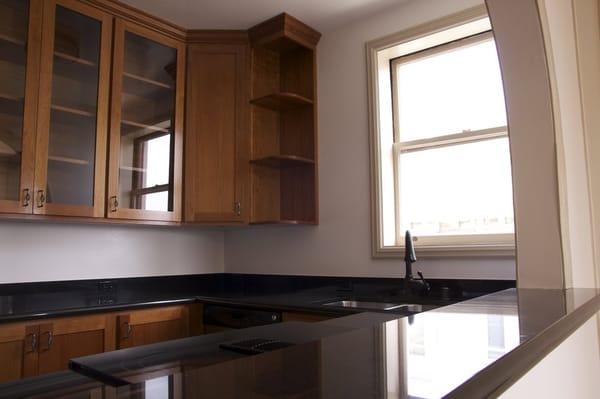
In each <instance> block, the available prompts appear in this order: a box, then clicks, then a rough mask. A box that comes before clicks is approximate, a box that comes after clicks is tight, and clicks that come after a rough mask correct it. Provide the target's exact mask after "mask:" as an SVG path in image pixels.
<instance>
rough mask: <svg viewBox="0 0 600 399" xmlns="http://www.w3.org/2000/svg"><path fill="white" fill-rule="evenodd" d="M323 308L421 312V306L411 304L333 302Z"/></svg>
mask: <svg viewBox="0 0 600 399" xmlns="http://www.w3.org/2000/svg"><path fill="white" fill-rule="evenodd" d="M323 306H336V307H342V308H356V309H372V310H406V311H407V312H413V313H418V312H422V311H423V306H422V305H417V304H412V303H410V304H409V303H385V302H367V301H346V300H345V301H335V302H329V303H325V304H323Z"/></svg>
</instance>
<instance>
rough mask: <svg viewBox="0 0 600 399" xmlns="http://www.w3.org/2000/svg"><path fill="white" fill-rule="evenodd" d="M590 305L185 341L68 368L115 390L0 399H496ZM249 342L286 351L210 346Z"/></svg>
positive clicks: (503, 298)
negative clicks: (278, 343) (264, 341)
mask: <svg viewBox="0 0 600 399" xmlns="http://www.w3.org/2000/svg"><path fill="white" fill-rule="evenodd" d="M599 294H600V293H599V292H598V291H597V290H594V289H572V290H535V289H507V290H504V291H500V292H497V293H493V294H490V295H486V296H482V297H479V298H475V299H471V300H467V301H465V302H460V303H456V304H453V305H450V306H446V307H441V308H438V309H435V310H431V311H428V312H424V313H420V314H417V315H413V316H410V317H403V318H398V317H399V316H397V315H392V314H383V313H362V314H355V315H350V316H346V317H341V318H337V319H331V320H327V321H323V322H320V323H316V324H310V323H298V322H295V323H282V324H277V325H269V326H263V327H255V328H249V329H244V330H237V331H231V332H224V333H217V334H210V335H206V336H200V337H192V338H185V339H182V340H177V341H171V342H166V343H161V344H155V345H148V346H145V347H138V348H131V349H126V350H121V351H116V352H111V353H105V354H100V355H95V356H89V357H85V358H79V359H75V360H74V363H76V364H78V365H79V366H80V368H87V369H88V372H89V371H90V370H91V371H94V372H96V373H97V374H96V375H108V376H112V377H114V378H115V380H120V381H122V383H124V384H125V385H122V386H108V385H102V384H101V383H98V382H93V380H89V379H85V377H81V376H77V375H76V374H74V373H62V374H60V376H61V378H63V379H69V378H71V379H75V378H79V379H80V380H79V383H74V382H75V381H74V380H70V384H69V385H68V386H67V385H65V384H63V385H61V384H59V383H58V382H57V380H56V379H55V380H54V381H53V383H54V385H51V386H50V387H51V388H52V389H48V386H47V385H44V384H49V381H51V378H50V377H40V378H38V379H34V380H32V381H30V384H25V383H23V382H22V383H21V384H20V386H19V384H18V383H15V384H12V385H8V386H4V387H2V389H1V390H0V396H2V394H6V393H11V392H12V393H14V392H21V393H23V392H27V393H28V394H35V393H36V391H35V390H36V389H37V390H38V391H37V392H43V393H44V395H45V397H48V395H50V397H64V396H65V395H66V392H68V393H70V394H76V393H77V394H85V395H88V394H90V393H91V392H94V393H95V394H96V395H98V396H97V397H106V398H109V397H111V398H112V397H117V398H134V397H135V398H139V397H144V398H154V397H160V398H197V397H207V398H344V399H347V398H361V399H364V398H440V397H459V398H464V397H486V396H488V395H489V394H490V393H492V392H495V393H497V392H501V391H502V390H503V389H505V388H506V386H504V384H506V381H509V380H511V379H513V380H514V378H515V377H517V378H518V376H519V374H520V375H522V374H523V373H525V371H526V370H528V369H529V368H530V367H531V366H532V365H533V364H534V363H535V362H536V361H539V360H540V359H541V358H542V357H543V354H544V350H547V349H548V348H549V347H555V346H557V345H558V344H560V342H561V341H562V340H563V339H564V337H565V336H566V335H568V334H567V332H568V331H573V329H576V328H577V327H578V326H579V325H581V324H582V323H583V322H584V321H585V320H587V319H588V318H589V317H591V316H592V315H593V314H595V313H596V312H598V310H599V309H600V296H599ZM256 337H258V338H261V337H263V338H267V337H268V338H272V339H280V340H285V341H287V342H291V343H294V344H295V345H294V346H292V347H289V348H285V349H280V350H276V351H272V352H267V353H264V354H260V355H255V356H245V355H241V354H238V353H234V352H229V351H226V350H223V349H220V348H219V343H221V342H228V341H231V340H236V339H248V338H256ZM524 344H527V345H524ZM542 348H544V349H543V350H542ZM532 362H533V364H532ZM507 366H509V367H507ZM88 375H91V374H88ZM55 378H58V376H55ZM44 379H45V380H44ZM44 381H45V382H44ZM86 383H87V384H88V385H85V384H86ZM78 384H79V385H78ZM90 384H91V385H90ZM116 385H118V384H116ZM11 389H12V391H11ZM19 389H21V391H18V390H19ZM27 389H29V391H27ZM41 389H43V390H41ZM24 390H25V391H24ZM53 392H55V393H56V394H53ZM465 392H469V393H470V396H469V395H465V394H464V393H465Z"/></svg>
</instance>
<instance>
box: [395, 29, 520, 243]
mask: <svg viewBox="0 0 600 399" xmlns="http://www.w3.org/2000/svg"><path fill="white" fill-rule="evenodd" d="M480 36H481V38H478V37H475V38H469V39H466V40H465V43H464V44H462V43H460V42H457V43H450V44H447V45H444V46H442V47H439V48H435V49H430V50H426V51H424V52H422V53H417V54H413V55H407V56H404V57H399V58H397V59H395V60H392V68H393V79H394V81H393V87H394V101H395V108H394V109H395V121H396V123H395V137H396V138H395V144H394V146H395V154H396V156H397V160H396V163H395V165H396V178H397V187H398V188H397V190H396V195H397V199H396V201H397V209H398V210H399V212H398V215H397V217H399V221H398V223H397V226H398V228H399V229H400V234H402V233H403V232H404V231H405V230H411V231H412V232H413V234H415V235H416V236H422V237H436V236H465V235H490V234H492V235H498V234H512V233H513V231H514V220H513V206H512V179H511V168H510V153H509V146H508V136H507V129H506V124H507V122H506V110H505V104H504V92H503V88H502V79H501V74H500V68H499V64H498V56H497V53H496V48H495V43H494V41H493V38H492V37H491V36H490V35H489V34H487V35H486V34H483V35H480ZM490 132H491V133H490ZM398 236H400V235H398Z"/></svg>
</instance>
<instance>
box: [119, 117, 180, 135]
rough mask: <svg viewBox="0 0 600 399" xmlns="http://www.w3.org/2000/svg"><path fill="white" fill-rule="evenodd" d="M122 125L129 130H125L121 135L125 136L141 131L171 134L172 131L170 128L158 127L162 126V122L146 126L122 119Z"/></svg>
mask: <svg viewBox="0 0 600 399" xmlns="http://www.w3.org/2000/svg"><path fill="white" fill-rule="evenodd" d="M169 122H170V121H169ZM121 124H122V125H124V126H126V127H127V128H128V129H124V130H123V131H122V132H121V134H122V135H125V136H126V135H127V134H128V133H131V132H132V131H138V130H139V129H146V130H150V131H153V132H163V133H170V132H171V130H170V129H168V128H164V127H160V126H158V125H160V124H161V122H157V123H156V124H145V123H140V122H134V121H130V120H126V119H121Z"/></svg>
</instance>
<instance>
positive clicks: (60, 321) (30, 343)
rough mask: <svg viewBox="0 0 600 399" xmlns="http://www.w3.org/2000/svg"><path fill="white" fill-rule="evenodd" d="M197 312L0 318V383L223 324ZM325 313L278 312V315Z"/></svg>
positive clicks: (177, 309)
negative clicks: (210, 322)
mask: <svg viewBox="0 0 600 399" xmlns="http://www.w3.org/2000/svg"><path fill="white" fill-rule="evenodd" d="M202 315H203V305H202V304H199V303H196V304H191V305H177V306H165V307H159V308H148V309H142V310H134V311H129V312H119V313H100V314H94V315H89V316H76V317H64V318H56V319H46V320H43V321H39V322H23V323H9V324H1V325H0V383H4V382H7V381H13V380H18V379H21V378H25V377H34V376H38V375H42V374H47V373H53V372H57V371H61V370H66V369H68V367H69V360H71V359H73V358H76V357H81V356H88V355H93V354H97V353H102V352H108V351H112V350H115V349H123V348H130V347H134V346H141V345H149V344H154V343H157V342H164V341H169V340H173V339H179V338H184V337H188V336H192V335H201V334H210V333H214V332H219V331H223V330H224V329H223V328H221V327H216V326H204V325H203V323H202ZM329 318H330V317H328V316H323V315H319V314H312V313H302V312H283V321H304V322H317V321H322V320H327V319H329Z"/></svg>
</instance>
